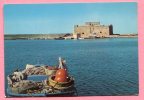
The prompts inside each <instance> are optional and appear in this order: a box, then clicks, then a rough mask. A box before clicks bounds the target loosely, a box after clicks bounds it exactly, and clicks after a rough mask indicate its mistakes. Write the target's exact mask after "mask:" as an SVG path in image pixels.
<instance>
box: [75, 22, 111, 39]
mask: <svg viewBox="0 0 144 100" xmlns="http://www.w3.org/2000/svg"><path fill="white" fill-rule="evenodd" d="M109 35H113V26H112V25H101V24H100V22H86V23H85V25H75V26H74V33H73V38H75V39H78V38H99V37H108V36H109Z"/></svg>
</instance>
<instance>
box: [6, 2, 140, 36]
mask: <svg viewBox="0 0 144 100" xmlns="http://www.w3.org/2000/svg"><path fill="white" fill-rule="evenodd" d="M88 21H100V22H101V24H106V25H108V24H112V25H113V28H114V33H120V34H123V33H137V31H138V30H137V3H135V2H131V3H130V2H129V3H128V2H125V3H77V4H9V5H5V6H4V31H5V34H41V33H43V34H45V33H46V34H47V33H72V32H73V26H74V25H75V24H84V23H85V22H88Z"/></svg>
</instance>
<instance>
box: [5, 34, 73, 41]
mask: <svg viewBox="0 0 144 100" xmlns="http://www.w3.org/2000/svg"><path fill="white" fill-rule="evenodd" d="M69 34H70V33H62V34H5V35H4V39H5V40H17V39H23V40H34V39H36V40H39V39H40V40H41V39H59V38H62V37H65V36H68V35H69Z"/></svg>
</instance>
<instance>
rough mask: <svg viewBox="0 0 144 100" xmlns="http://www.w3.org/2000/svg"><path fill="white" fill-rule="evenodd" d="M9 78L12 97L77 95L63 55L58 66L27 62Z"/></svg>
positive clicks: (8, 92) (9, 92) (8, 91)
mask: <svg viewBox="0 0 144 100" xmlns="http://www.w3.org/2000/svg"><path fill="white" fill-rule="evenodd" d="M7 80H8V88H7V94H8V96H12V97H43V96H76V95H77V91H76V88H75V86H74V78H73V77H72V76H71V75H69V73H68V69H67V66H66V61H65V60H63V59H62V58H61V57H59V65H58V66H57V67H52V66H51V67H50V66H46V65H39V66H34V65H30V64H27V65H26V68H25V69H24V70H22V71H18V70H16V71H15V72H14V73H12V74H11V75H8V76H7Z"/></svg>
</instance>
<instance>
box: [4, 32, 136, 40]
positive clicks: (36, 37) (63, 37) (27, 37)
mask: <svg viewBox="0 0 144 100" xmlns="http://www.w3.org/2000/svg"><path fill="white" fill-rule="evenodd" d="M69 37H70V38H69ZM137 37H138V34H113V35H109V36H108V37H91V38H77V39H74V38H73V36H72V34H70V33H66V34H12V35H11V34H5V35H4V40H84V39H105V38H137Z"/></svg>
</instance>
